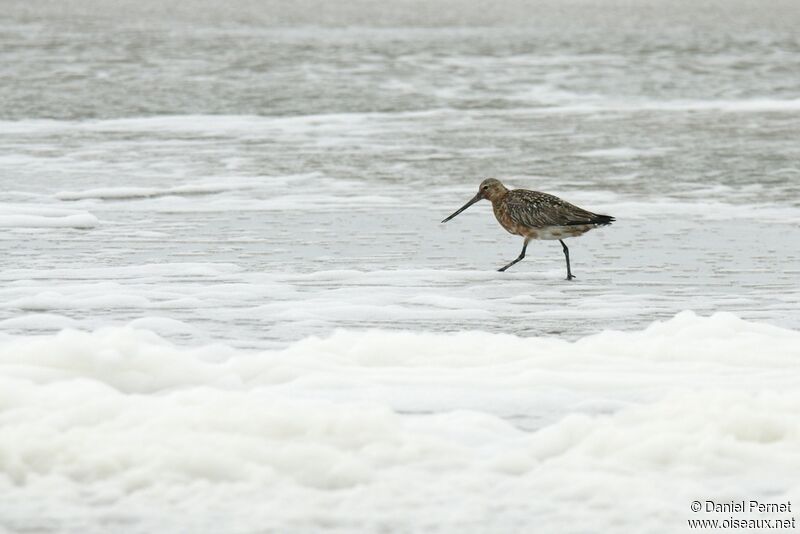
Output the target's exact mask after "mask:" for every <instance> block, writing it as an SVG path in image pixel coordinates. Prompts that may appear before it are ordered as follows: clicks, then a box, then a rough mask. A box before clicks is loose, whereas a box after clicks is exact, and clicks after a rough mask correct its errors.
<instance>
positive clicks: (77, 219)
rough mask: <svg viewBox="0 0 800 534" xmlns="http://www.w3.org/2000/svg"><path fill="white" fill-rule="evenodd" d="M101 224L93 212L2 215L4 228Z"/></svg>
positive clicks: (67, 226) (0, 217) (0, 223)
mask: <svg viewBox="0 0 800 534" xmlns="http://www.w3.org/2000/svg"><path fill="white" fill-rule="evenodd" d="M98 224H99V221H98V220H97V217H95V216H94V215H92V214H91V213H80V214H75V215H63V216H60V217H58V216H57V217H43V216H41V215H22V214H18V215H0V227H3V228H79V229H81V228H94V227H95V226H97V225H98Z"/></svg>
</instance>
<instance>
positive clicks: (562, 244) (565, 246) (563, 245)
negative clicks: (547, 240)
mask: <svg viewBox="0 0 800 534" xmlns="http://www.w3.org/2000/svg"><path fill="white" fill-rule="evenodd" d="M558 242H559V243H561V246H562V247H564V257H565V258H567V280H572V279H573V278H575V277H574V276H572V271H571V270H570V268H569V249H568V248H567V245H565V244H564V242H563V241H562V240H560V239H559V240H558Z"/></svg>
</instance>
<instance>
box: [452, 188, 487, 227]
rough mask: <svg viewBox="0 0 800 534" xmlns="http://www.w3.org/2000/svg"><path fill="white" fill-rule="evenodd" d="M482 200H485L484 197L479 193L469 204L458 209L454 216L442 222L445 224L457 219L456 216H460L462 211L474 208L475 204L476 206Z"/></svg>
mask: <svg viewBox="0 0 800 534" xmlns="http://www.w3.org/2000/svg"><path fill="white" fill-rule="evenodd" d="M482 198H483V196H481V194H480V193H478V194H477V195H475V196H474V197H472V199H471V200H470V201H469V202H467V203H466V204H464V205H463V206H461V208H459V209H458V211H456V212H455V213H453V214H452V215H451V216H450V217H448V218H446V219H445V220H443V221H442V222H443V223H446V222H447V221H449V220H450V219H452V218H453V217H455V216H456V215H458V214H459V213H461V212H462V211H464V210H465V209H467V208H468V207H470V206H472V205H473V204H475V203H476V202H477V201H479V200H481V199H482Z"/></svg>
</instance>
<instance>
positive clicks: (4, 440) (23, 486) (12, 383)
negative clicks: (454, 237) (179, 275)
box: [0, 312, 800, 532]
mask: <svg viewBox="0 0 800 534" xmlns="http://www.w3.org/2000/svg"><path fill="white" fill-rule="evenodd" d="M140 324H143V323H140ZM798 361H800V333H798V332H794V331H790V330H783V329H780V328H776V327H773V326H769V325H765V324H760V323H754V322H746V321H742V320H740V319H738V318H736V317H735V316H732V315H730V314H716V315H714V316H712V317H698V316H696V315H694V314H692V313H688V312H686V313H682V314H679V315H678V316H676V317H675V318H673V319H671V320H669V321H666V322H661V323H655V324H653V325H652V326H650V327H649V328H646V329H644V330H642V331H638V332H629V333H622V332H611V331H608V332H603V333H600V334H597V335H593V336H589V337H585V338H583V339H581V340H579V341H577V342H574V343H569V342H565V341H561V340H557V339H549V338H520V337H516V336H509V335H496V334H487V333H482V332H464V333H458V334H429V333H419V332H418V333H410V332H409V333H405V332H386V331H361V332H359V331H340V332H338V333H336V334H334V335H333V336H330V337H327V338H309V339H306V340H303V341H300V342H297V343H294V344H292V345H290V346H289V347H287V348H285V349H282V350H277V351H268V352H242V351H237V350H234V349H231V348H229V347H226V346H222V345H209V346H205V347H197V348H191V349H187V348H178V347H176V346H174V345H172V344H170V343H168V342H166V341H165V340H164V339H162V338H160V337H159V336H157V335H156V334H154V333H152V332H149V331H144V330H136V329H132V328H106V329H101V330H98V331H95V332H93V333H87V332H79V331H74V330H66V331H63V332H61V333H60V334H58V335H55V336H42V337H9V336H6V337H5V338H4V339H3V340H2V341H0V383H2V387H0V407H2V409H1V410H0V472H2V473H3V476H0V493H2V494H3V495H4V499H3V500H4V504H5V505H6V510H7V513H6V514H5V515H4V520H5V521H6V524H7V525H11V526H12V527H13V525H15V524H16V523H17V522H18V521H22V520H23V519H24V518H25V517H26V514H28V513H30V512H31V511H32V509H33V508H32V506H33V504H32V503H34V502H35V503H37V506H43V505H46V506H47V507H46V510H47V513H48V514H49V519H51V520H53V521H57V522H60V521H62V520H63V521H70V524H72V525H75V526H76V528H77V527H80V529H81V530H82V531H85V532H100V531H101V530H98V529H99V528H101V527H98V525H104V524H107V522H108V521H110V520H112V519H113V518H114V517H119V515H120V514H122V515H126V514H128V515H129V516H130V517H131V518H132V521H134V523H133V530H135V531H145V530H148V529H157V528H161V529H172V528H175V527H177V526H178V525H184V526H185V525H187V524H189V525H190V526H192V527H193V530H194V531H202V532H212V531H215V529H216V527H214V526H213V525H215V524H217V523H218V522H219V521H222V523H221V524H226V525H227V524H229V523H227V521H228V520H231V518H234V517H235V518H236V525H237V529H238V530H241V531H243V532H249V531H253V530H254V529H264V528H266V529H270V528H272V527H276V528H288V529H290V530H292V531H298V532H313V531H317V530H319V529H325V528H327V529H331V530H334V531H336V530H343V531H349V530H352V529H353V528H355V525H358V528H360V529H362V530H363V529H369V530H372V529H375V528H378V527H379V526H381V525H382V526H383V527H386V528H391V529H401V530H402V529H408V530H420V529H428V527H429V526H430V525H432V524H435V525H437V527H436V528H434V529H433V530H440V531H452V529H453V528H456V526H458V529H459V530H460V531H463V532H486V531H487V530H491V531H498V532H499V531H504V532H509V531H519V530H520V529H524V528H525V527H526V526H527V525H530V521H531V518H536V522H537V526H538V528H541V529H542V530H544V531H551V532H554V531H558V532H581V531H586V530H587V529H588V530H599V531H606V530H609V529H613V530H614V531H615V532H641V531H642V529H646V530H647V531H648V532H674V531H675V530H676V529H678V528H679V527H681V528H682V526H683V524H684V523H685V519H686V517H687V516H688V515H689V513H690V512H689V508H688V507H689V504H690V502H691V500H693V499H695V498H698V496H702V497H707V498H718V499H720V500H724V499H732V498H737V499H739V498H742V497H743V496H749V495H763V494H765V492H767V493H769V494H770V495H771V496H772V497H771V498H772V499H773V500H776V501H778V500H786V499H788V498H795V499H796V498H798V497H800V495H798V490H800V485H798V483H797V479H796V477H795V476H794V475H793V472H794V471H795V469H794V467H797V466H800V455H799V454H798V452H797V451H798V450H800V432H799V431H798V427H797V424H796V413H797V410H798V409H800V393H798V391H800V374H799V373H797V371H796V369H797V365H798ZM87 444H91V446H90V447H87ZM755 458H757V459H758V461H754V459H755ZM731 473H735V474H736V476H735V478H731ZM767 481H768V482H767ZM493 495H494V496H497V495H502V497H503V500H502V502H503V510H502V511H500V510H495V509H493V508H492V507H491V503H492V502H493V497H492V496H493ZM34 496H35V497H36V498H35V499H33V497H34ZM399 496H402V497H399ZM620 502H624V503H625V506H624V507H621V506H619V503H620ZM443 508H447V509H448V510H451V512H452V515H448V516H442V514H441V510H442V509H443ZM409 510H414V513H413V514H411V513H409ZM220 514H222V515H220ZM27 517H30V516H27ZM187 517H189V518H190V519H188V520H187ZM224 518H228V519H224ZM465 518H467V519H468V521H467V522H466V523H465V522H464V521H465ZM187 521H188V523H187ZM565 524H567V525H569V527H568V528H564V525H565ZM676 525H677V526H676ZM130 526H131V525H126V526H124V527H120V528H121V529H122V530H123V531H127V530H126V529H127V528H128V527H130ZM383 527H381V528H383ZM103 528H104V527H103Z"/></svg>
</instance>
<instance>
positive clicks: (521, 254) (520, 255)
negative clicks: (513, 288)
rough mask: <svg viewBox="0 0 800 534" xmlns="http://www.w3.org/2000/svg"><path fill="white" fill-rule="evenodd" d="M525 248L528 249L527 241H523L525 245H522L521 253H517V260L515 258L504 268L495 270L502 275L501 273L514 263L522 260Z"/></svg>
mask: <svg viewBox="0 0 800 534" xmlns="http://www.w3.org/2000/svg"><path fill="white" fill-rule="evenodd" d="M526 248H528V240H527V239H526V240H525V244H523V245H522V252H520V253H519V258H517V259H516V260H514V261H512V262H511V263H509V264H508V265H506V266H505V267H501V268H500V269H497V270H498V271H500V272H501V273H502V272H503V271H505V270H506V269H508V268H509V267H511V266H512V265H514V264H515V263H517V262H518V261H519V260H521V259H522V258H524V257H525V249H526Z"/></svg>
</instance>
